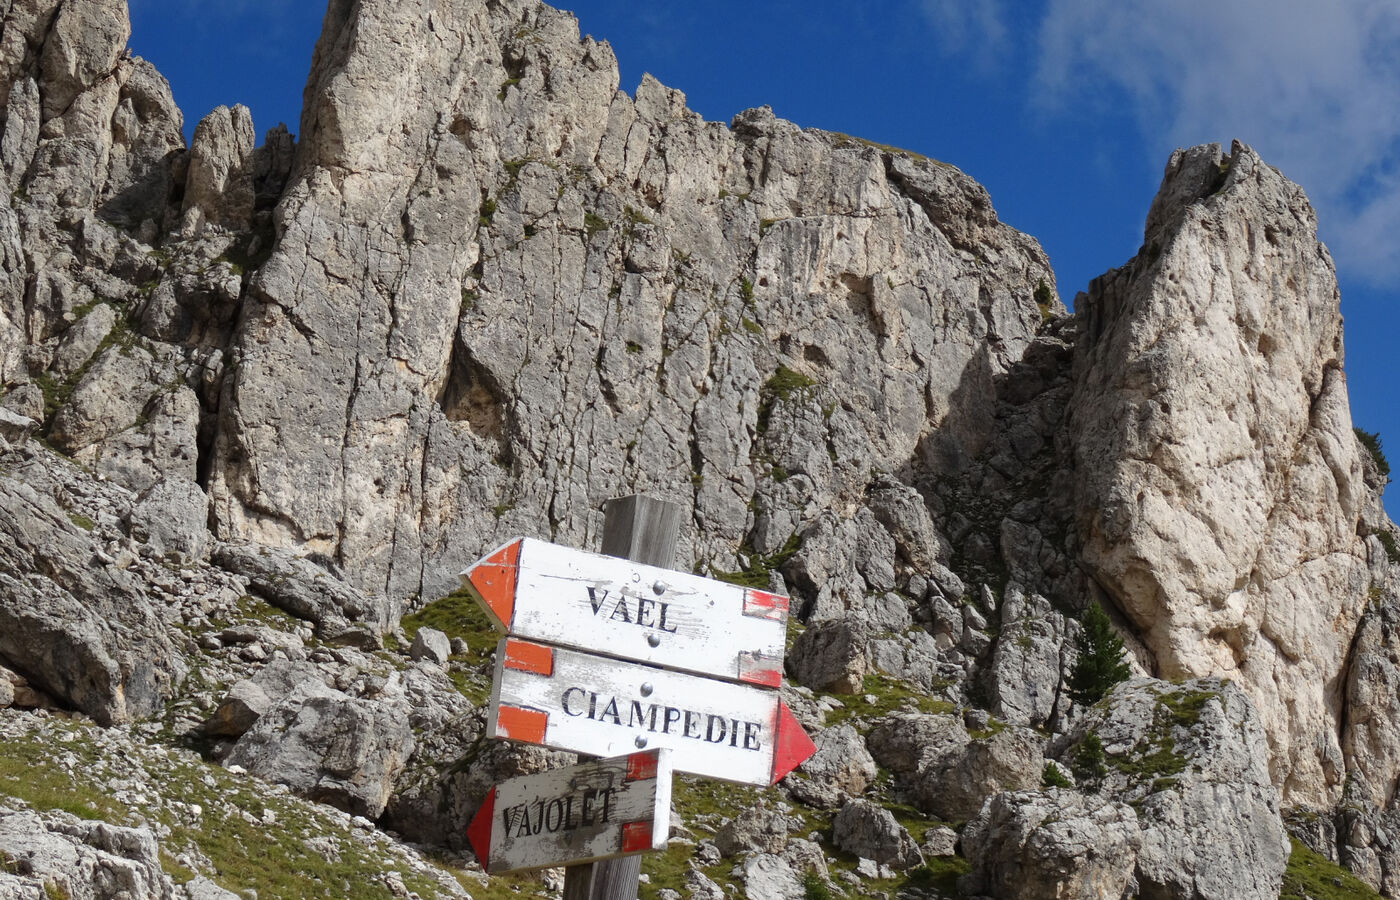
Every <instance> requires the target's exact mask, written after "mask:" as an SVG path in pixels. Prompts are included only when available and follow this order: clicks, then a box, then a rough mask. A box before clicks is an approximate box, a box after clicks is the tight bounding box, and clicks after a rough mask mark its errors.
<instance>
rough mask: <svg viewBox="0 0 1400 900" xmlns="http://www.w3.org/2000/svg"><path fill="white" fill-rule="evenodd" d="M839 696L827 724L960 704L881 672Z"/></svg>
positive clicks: (943, 711) (941, 710) (947, 709)
mask: <svg viewBox="0 0 1400 900" xmlns="http://www.w3.org/2000/svg"><path fill="white" fill-rule="evenodd" d="M867 698H874V699H873V700H871V699H867ZM840 700H841V703H842V705H841V706H838V707H837V708H836V709H834V710H832V711H831V712H829V713H827V715H826V727H827V728H831V727H833V726H836V725H842V724H845V723H847V722H850V721H851V720H853V719H863V720H866V721H874V720H875V719H881V718H884V717H885V716H887V715H889V714H890V713H897V712H918V713H925V714H927V715H947V714H949V713H951V712H953V711H954V710H955V709H956V708H957V707H955V706H954V705H953V704H952V703H949V702H948V701H947V700H940V699H938V698H937V697H930V696H929V695H928V694H925V693H922V692H920V691H917V690H915V689H913V688H911V687H910V686H909V685H907V684H905V683H904V682H902V681H900V680H899V679H897V678H893V677H891V676H889V675H885V674H884V673H882V672H872V673H871V674H869V675H866V676H865V680H864V681H863V682H861V689H860V693H857V694H852V695H849V696H847V695H844V694H843V695H842V696H841V697H840ZM1002 727H1003V728H1004V727H1006V726H1004V725H1003V726H1002ZM857 730H859V729H857Z"/></svg>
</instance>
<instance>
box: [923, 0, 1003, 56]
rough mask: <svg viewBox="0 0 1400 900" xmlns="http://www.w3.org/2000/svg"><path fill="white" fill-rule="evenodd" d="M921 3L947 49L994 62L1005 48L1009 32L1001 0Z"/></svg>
mask: <svg viewBox="0 0 1400 900" xmlns="http://www.w3.org/2000/svg"><path fill="white" fill-rule="evenodd" d="M919 6H920V8H921V9H922V10H923V14H924V17H925V18H926V19H928V22H929V24H930V25H931V26H932V27H933V31H934V37H935V40H936V42H937V45H938V46H939V47H940V48H941V49H942V50H943V51H944V52H952V53H958V54H965V55H967V56H968V57H969V58H971V59H973V60H974V61H976V62H978V63H979V64H981V65H983V66H991V65H994V64H995V63H996V61H997V60H998V59H999V58H1000V56H1001V54H1002V52H1003V51H1004V50H1005V47H1006V44H1007V38H1008V35H1007V28H1006V20H1005V16H1004V13H1003V10H1002V7H1001V0H920V2H919Z"/></svg>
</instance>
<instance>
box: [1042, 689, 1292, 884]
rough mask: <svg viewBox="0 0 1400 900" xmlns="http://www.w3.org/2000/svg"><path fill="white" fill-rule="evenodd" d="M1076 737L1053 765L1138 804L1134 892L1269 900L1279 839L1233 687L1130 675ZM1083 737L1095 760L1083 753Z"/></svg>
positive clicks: (1249, 712) (1280, 862) (1274, 802)
mask: <svg viewBox="0 0 1400 900" xmlns="http://www.w3.org/2000/svg"><path fill="white" fill-rule="evenodd" d="M1076 734H1077V735H1078V740H1077V741H1076V743H1075V744H1074V745H1072V747H1071V749H1069V750H1067V751H1065V752H1064V753H1062V754H1061V756H1060V759H1061V762H1064V763H1066V764H1067V765H1069V766H1070V767H1071V768H1072V769H1074V770H1075V771H1076V775H1079V776H1082V777H1083V778H1086V779H1088V780H1090V781H1098V782H1100V785H1099V791H1100V793H1102V794H1104V795H1106V796H1108V797H1110V798H1112V799H1115V800H1117V801H1120V802H1123V803H1128V804H1130V805H1132V806H1133V807H1135V808H1136V809H1137V816H1138V824H1139V826H1140V828H1141V831H1142V835H1141V845H1140V847H1139V848H1138V851H1137V869H1136V876H1135V877H1136V879H1137V883H1138V890H1139V891H1141V892H1142V894H1143V895H1145V896H1162V897H1181V898H1186V897H1218V898H1222V900H1223V898H1226V897H1257V898H1260V900H1263V898H1272V897H1277V896H1278V892H1279V885H1280V882H1281V880H1282V876H1283V869H1284V864H1285V863H1286V862H1287V859H1288V853H1289V845H1288V836H1287V834H1286V832H1285V831H1284V829H1283V822H1282V820H1281V818H1280V815H1279V788H1278V787H1277V786H1275V785H1274V784H1273V783H1272V782H1271V781H1270V779H1269V771H1268V764H1267V761H1268V745H1267V741H1266V735H1265V732H1264V729H1263V726H1262V722H1261V719H1260V717H1259V715H1258V714H1257V713H1256V712H1255V710H1254V706H1253V704H1252V703H1251V702H1250V700H1249V698H1248V696H1247V695H1246V694H1245V693H1244V691H1243V690H1242V689H1241V688H1240V687H1238V686H1236V685H1235V684H1234V683H1233V682H1230V681H1225V680H1221V679H1210V678H1203V679H1195V680H1192V681H1187V682H1184V683H1182V684H1180V685H1173V684H1167V683H1165V682H1160V681H1155V680H1151V679H1135V680H1133V681H1129V682H1126V683H1124V684H1122V685H1119V686H1118V687H1117V688H1115V689H1114V691H1113V692H1112V693H1111V694H1110V695H1109V696H1108V698H1107V699H1106V702H1105V703H1103V704H1101V705H1098V706H1095V708H1094V709H1093V710H1092V711H1091V712H1090V713H1089V715H1088V716H1086V717H1085V719H1084V720H1083V722H1081V723H1080V725H1079V726H1078V727H1077V728H1076ZM1090 736H1092V737H1093V738H1097V740H1098V742H1099V743H1100V744H1101V746H1102V761H1101V763H1094V762H1092V761H1091V753H1090V752H1089V751H1086V750H1085V741H1086V740H1088V739H1089V738H1090ZM1095 769H1097V770H1098V771H1094V770H1095Z"/></svg>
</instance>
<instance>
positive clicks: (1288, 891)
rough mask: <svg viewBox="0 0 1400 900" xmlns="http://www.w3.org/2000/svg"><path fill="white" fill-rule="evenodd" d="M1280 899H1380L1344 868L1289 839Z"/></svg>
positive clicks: (1300, 842)
mask: <svg viewBox="0 0 1400 900" xmlns="http://www.w3.org/2000/svg"><path fill="white" fill-rule="evenodd" d="M1292 841H1293V852H1292V853H1291V854H1290V855H1289V857H1288V868H1287V869H1285V870H1284V873H1283V891H1282V892H1281V893H1280V894H1279V900H1373V898H1374V900H1379V898H1380V896H1381V895H1380V894H1378V893H1376V892H1375V891H1374V890H1372V889H1371V888H1370V887H1369V886H1368V885H1367V884H1366V883H1365V882H1363V881H1362V880H1361V879H1359V878H1357V877H1356V876H1355V875H1353V874H1351V873H1350V872H1348V871H1347V870H1346V869H1344V868H1342V867H1341V866H1339V865H1337V864H1336V863H1334V862H1331V861H1329V860H1328V859H1327V858H1326V857H1325V856H1322V855H1321V854H1319V853H1314V852H1313V851H1312V850H1309V849H1308V848H1307V847H1306V846H1305V845H1304V844H1303V842H1302V841H1300V840H1298V839H1297V838H1292Z"/></svg>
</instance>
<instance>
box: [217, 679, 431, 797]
mask: <svg viewBox="0 0 1400 900" xmlns="http://www.w3.org/2000/svg"><path fill="white" fill-rule="evenodd" d="M408 718H409V708H408V703H407V701H406V699H405V697H404V692H403V687H402V685H401V684H399V683H398V676H394V679H393V683H391V684H390V685H387V686H386V688H385V690H384V692H383V694H382V695H381V697H380V698H379V699H378V700H362V699H356V698H353V697H350V696H348V695H346V694H344V693H341V692H340V691H337V690H334V689H332V688H328V687H326V686H325V685H323V684H321V683H319V682H312V681H306V682H302V683H301V684H299V685H297V687H296V688H295V689H294V690H293V691H292V693H291V694H290V695H289V696H287V697H285V698H284V699H283V700H281V701H280V702H279V703H277V704H276V705H275V706H273V707H272V708H271V709H269V710H267V711H266V712H265V713H263V715H262V716H261V717H259V718H258V719H257V721H256V722H255V723H254V724H253V726H252V728H251V729H250V730H249V731H248V732H247V733H245V734H244V735H243V736H242V737H241V738H239V739H238V742H237V743H236V744H234V746H233V750H232V752H230V753H229V755H228V757H227V759H225V761H224V762H225V764H226V765H229V766H242V767H243V768H244V769H246V770H248V771H249V772H251V773H253V774H254V775H257V776H259V777H261V778H264V779H266V780H268V781H273V782H278V783H281V784H285V785H287V786H288V787H290V788H291V789H292V790H294V791H296V792H297V793H298V794H301V795H302V796H304V797H307V798H308V799H312V800H317V801H320V802H323V803H329V804H331V805H332V806H336V807H338V808H340V809H343V810H345V811H346V812H348V813H350V814H352V815H359V816H364V817H365V818H367V819H377V818H378V817H379V815H380V813H382V812H383V811H384V807H385V806H386V805H387V804H388V802H389V794H390V791H391V790H392V788H393V784H394V780H395V778H397V777H398V775H399V773H400V772H401V771H402V770H403V768H404V766H405V765H406V764H407V762H408V757H409V754H410V753H411V752H412V750H413V732H412V730H411V728H410V725H409V721H408Z"/></svg>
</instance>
